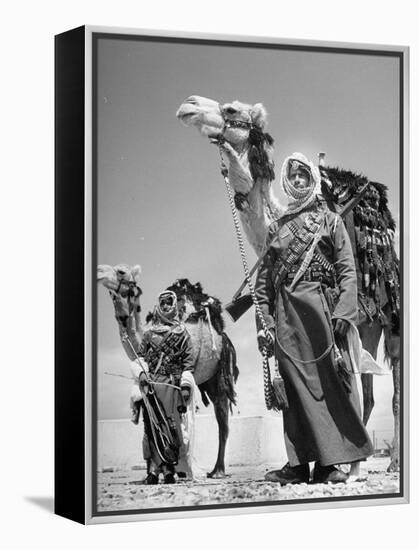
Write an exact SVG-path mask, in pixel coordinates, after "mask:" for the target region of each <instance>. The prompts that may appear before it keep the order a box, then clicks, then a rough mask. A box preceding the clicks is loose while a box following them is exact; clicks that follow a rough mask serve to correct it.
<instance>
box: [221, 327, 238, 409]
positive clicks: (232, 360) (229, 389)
mask: <svg viewBox="0 0 419 550" xmlns="http://www.w3.org/2000/svg"><path fill="white" fill-rule="evenodd" d="M222 342H223V347H222V350H221V357H220V366H219V372H220V389H224V391H225V392H226V393H227V396H228V398H229V400H230V402H231V403H232V404H233V405H236V391H235V389H234V384H235V383H236V382H237V378H238V376H239V368H238V366H237V355H236V350H235V349H234V346H233V343H232V342H231V340H230V338H229V337H228V336H227V334H226V333H225V332H223V333H222Z"/></svg>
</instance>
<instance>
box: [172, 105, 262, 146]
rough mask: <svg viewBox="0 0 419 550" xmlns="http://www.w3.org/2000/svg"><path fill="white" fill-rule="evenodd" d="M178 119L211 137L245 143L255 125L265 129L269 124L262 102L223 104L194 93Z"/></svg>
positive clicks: (182, 107)
mask: <svg viewBox="0 0 419 550" xmlns="http://www.w3.org/2000/svg"><path fill="white" fill-rule="evenodd" d="M176 116H177V118H178V119H179V120H180V121H181V122H182V123H183V124H185V125H186V126H195V127H196V128H198V130H199V132H200V133H201V134H202V135H204V136H206V137H209V138H214V139H215V138H218V137H220V135H222V136H223V137H224V139H226V140H227V141H228V142H229V143H231V144H232V145H242V144H243V143H244V142H246V141H247V139H248V138H249V132H250V130H251V129H252V128H257V129H259V130H261V131H262V132H263V131H264V130H265V128H266V126H267V113H266V109H265V108H264V106H263V105H262V104H261V103H256V104H255V105H249V104H247V103H241V102H240V101H237V100H235V101H233V102H231V103H225V104H223V105H221V104H220V103H218V102H217V101H214V100H213V99H209V98H207V97H202V96H198V95H193V96H190V97H188V99H186V101H184V102H183V103H182V105H181V106H180V107H179V109H178V111H177V113H176Z"/></svg>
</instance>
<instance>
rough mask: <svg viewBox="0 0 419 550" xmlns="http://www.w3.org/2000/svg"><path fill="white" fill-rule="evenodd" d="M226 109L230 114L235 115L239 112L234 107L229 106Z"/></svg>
mask: <svg viewBox="0 0 419 550" xmlns="http://www.w3.org/2000/svg"><path fill="white" fill-rule="evenodd" d="M225 111H226V113H227V114H229V115H234V114H235V113H236V112H237V111H236V109H235V108H234V107H227V108H226V110H225Z"/></svg>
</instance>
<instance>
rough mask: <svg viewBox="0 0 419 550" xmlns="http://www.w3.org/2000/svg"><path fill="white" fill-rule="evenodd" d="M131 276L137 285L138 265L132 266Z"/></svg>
mask: <svg viewBox="0 0 419 550" xmlns="http://www.w3.org/2000/svg"><path fill="white" fill-rule="evenodd" d="M131 274H132V276H133V278H134V281H135V282H136V283H137V285H138V284H140V275H141V266H140V265H138V264H137V265H134V266H132V268H131Z"/></svg>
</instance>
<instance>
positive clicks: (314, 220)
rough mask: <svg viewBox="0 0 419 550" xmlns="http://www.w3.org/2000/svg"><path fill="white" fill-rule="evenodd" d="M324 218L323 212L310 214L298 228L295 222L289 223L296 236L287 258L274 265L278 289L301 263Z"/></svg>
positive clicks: (278, 260)
mask: <svg viewBox="0 0 419 550" xmlns="http://www.w3.org/2000/svg"><path fill="white" fill-rule="evenodd" d="M323 216H324V213H323V212H322V211H316V212H310V214H308V216H307V217H306V219H305V220H304V223H303V225H302V226H301V227H298V225H297V224H296V222H295V221H293V220H291V221H289V222H288V223H287V226H288V227H289V229H290V231H291V232H292V233H293V234H294V238H293V239H292V241H291V242H290V244H289V246H288V248H287V252H286V256H285V258H284V257H281V258H278V259H277V261H276V262H275V264H274V267H273V270H272V281H273V283H274V285H275V287H276V288H278V286H279V285H280V284H281V283H282V281H284V280H285V278H286V277H287V275H288V273H290V271H291V268H292V267H293V266H295V265H296V264H297V263H299V260H300V258H302V256H303V254H304V252H305V251H306V250H307V249H308V248H309V246H310V244H311V243H312V242H313V239H314V236H315V234H316V232H317V231H318V229H319V227H320V224H321V222H322V218H323Z"/></svg>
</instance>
